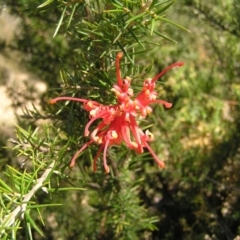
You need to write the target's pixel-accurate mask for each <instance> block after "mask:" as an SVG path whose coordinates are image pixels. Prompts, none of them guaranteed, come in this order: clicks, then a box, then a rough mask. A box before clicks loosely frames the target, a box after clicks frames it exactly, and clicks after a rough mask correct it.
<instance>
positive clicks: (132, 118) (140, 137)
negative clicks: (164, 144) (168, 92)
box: [50, 53, 183, 173]
mask: <svg viewBox="0 0 240 240" xmlns="http://www.w3.org/2000/svg"><path fill="white" fill-rule="evenodd" d="M122 57H123V53H118V54H117V57H116V73H117V84H114V85H113V88H112V91H113V92H114V93H115V95H116V98H117V103H116V104H115V105H104V104H101V103H98V102H96V101H92V100H86V99H81V98H74V97H57V98H54V99H52V100H50V103H51V104H55V103H56V102H57V101H61V100H70V101H76V102H81V103H83V108H84V109H85V110H86V111H88V112H89V118H90V120H89V122H88V123H87V125H86V126H85V131H84V136H85V137H87V136H89V137H90V140H89V141H88V142H87V143H85V144H84V145H83V146H82V147H81V148H80V149H79V151H77V152H76V153H75V155H74V156H73V158H72V160H71V163H70V167H73V166H74V164H75V161H76V159H77V157H78V156H79V154H80V153H81V152H82V151H83V150H84V149H86V148H87V147H88V146H89V145H91V144H93V143H95V144H98V145H100V147H99V149H98V151H97V153H96V156H95V157H94V163H93V169H94V171H96V161H97V159H98V157H99V155H100V154H101V152H103V165H104V169H105V171H106V172H107V173H109V171H110V169H109V167H108V165H107V158H106V155H107V149H108V148H109V147H110V146H112V145H120V144H121V143H122V142H124V143H125V144H126V145H127V146H128V147H129V148H130V149H133V150H135V151H136V152H137V153H143V148H147V149H148V150H149V152H150V153H151V154H152V156H153V158H154V159H155V161H156V162H157V164H158V166H159V167H161V168H163V167H164V162H163V161H161V160H160V159H159V158H158V157H157V155H156V154H155V153H154V152H153V150H152V149H151V147H150V146H149V144H148V142H150V141H153V140H154V136H153V134H152V133H151V132H150V131H148V130H147V131H146V132H143V131H142V130H141V128H140V127H139V126H138V124H137V121H136V119H137V118H138V117H139V116H141V117H142V118H144V117H146V116H147V115H148V114H150V113H151V112H152V108H151V107H150V105H151V104H153V103H158V104H162V105H164V106H165V107H166V108H170V107H171V106H172V104H171V103H169V102H165V101H163V100H157V99H156V97H157V93H156V91H155V90H154V89H155V82H156V81H157V80H158V79H159V78H160V77H161V76H162V75H163V74H165V73H166V72H167V71H168V70H170V69H171V68H173V67H177V66H178V67H180V66H182V65H183V62H177V63H174V64H172V65H170V66H169V67H167V68H166V69H165V70H163V71H162V72H161V73H159V74H158V75H157V76H155V77H154V78H148V79H146V80H145V81H144V83H143V88H142V90H141V92H140V93H139V94H138V95H136V97H135V98H134V94H133V89H132V88H131V87H130V85H131V79H130V78H129V77H126V78H125V79H122V78H121V72H120V59H121V58H122ZM96 120H100V121H99V123H98V125H97V127H96V128H95V129H94V130H93V131H91V130H89V128H90V126H91V124H92V123H93V122H94V121H96Z"/></svg>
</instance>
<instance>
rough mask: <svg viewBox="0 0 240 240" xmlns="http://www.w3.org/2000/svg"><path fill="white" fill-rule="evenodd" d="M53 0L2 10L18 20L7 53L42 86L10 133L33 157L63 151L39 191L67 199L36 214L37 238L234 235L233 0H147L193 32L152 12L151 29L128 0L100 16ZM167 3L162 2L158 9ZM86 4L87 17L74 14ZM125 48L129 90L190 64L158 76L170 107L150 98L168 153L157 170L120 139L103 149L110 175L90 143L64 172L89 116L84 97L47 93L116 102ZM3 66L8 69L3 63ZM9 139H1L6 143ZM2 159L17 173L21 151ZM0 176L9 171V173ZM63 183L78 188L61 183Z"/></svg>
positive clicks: (238, 210) (236, 85) (238, 29)
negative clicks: (66, 99) (62, 98)
mask: <svg viewBox="0 0 240 240" xmlns="http://www.w3.org/2000/svg"><path fill="white" fill-rule="evenodd" d="M49 2H51V4H49V5H47V6H44V7H43V8H37V7H38V6H39V5H40V4H42V3H43V2H42V1H28V0H21V1H17V2H16V1H12V0H7V1H6V2H5V4H2V11H6V8H7V10H8V11H9V12H10V13H11V14H12V15H15V16H18V17H19V18H20V21H21V24H20V25H19V26H20V29H19V30H18V31H17V32H16V35H15V38H14V41H12V42H11V43H7V42H6V41H4V40H2V41H1V45H0V47H1V50H2V52H3V54H5V56H8V57H9V56H11V54H12V53H14V54H15V55H17V56H20V59H21V64H22V65H21V66H24V68H25V69H26V70H27V71H29V72H31V73H32V74H34V75H35V76H37V77H38V78H40V79H41V80H42V81H44V82H45V83H46V84H47V86H48V88H47V91H45V92H44V94H42V95H41V97H40V99H41V106H42V110H43V111H41V112H39V111H38V110H37V109H34V111H31V112H30V111H27V110H25V116H24V118H21V119H19V124H20V125H21V126H23V127H25V126H28V125H30V126H31V128H29V129H28V130H26V131H27V132H28V133H26V132H25V131H23V130H19V129H18V130H17V132H18V142H17V143H16V142H14V141H12V142H13V143H15V144H16V145H17V146H18V148H17V152H18V153H19V151H20V150H22V149H23V146H24V144H26V143H28V141H29V139H32V136H33V135H34V138H33V140H31V143H30V145H31V146H30V149H28V150H29V151H30V152H31V149H34V151H37V156H38V157H37V158H36V159H38V160H37V162H38V161H39V162H38V164H39V165H40V162H41V159H42V161H44V162H45V161H46V162H51V160H52V159H53V157H54V159H55V160H58V163H57V165H56V166H55V172H54V174H53V177H52V178H51V180H50V184H51V186H54V190H53V189H52V188H53V187H52V188H50V187H49V188H48V190H49V192H50V191H51V189H52V192H51V194H46V193H44V192H39V193H38V194H36V196H35V199H34V201H36V202H37V203H38V204H39V205H40V204H49V203H50V202H52V203H62V206H60V207H50V206H49V207H46V208H41V215H39V214H36V213H33V215H32V218H33V219H34V221H35V222H36V225H37V226H38V228H40V229H41V231H42V233H44V236H41V234H40V233H41V232H40V231H37V230H36V229H37V228H36V227H35V228H34V227H33V228H32V230H31V231H32V232H31V234H32V235H33V239H70V238H72V239H163V240H171V239H189V240H190V239H206V240H210V239H223V240H224V239H229V240H232V239H235V240H237V239H240V224H239V222H240V204H239V201H240V190H239V183H240V175H239V171H240V120H239V119H240V113H239V101H240V44H239V43H240V41H239V38H240V18H239V11H240V2H239V1H238V0H225V1H223V0H222V1H217V0H214V1H200V0H199V1H197V0H184V1H176V2H174V4H172V3H173V2H172V1H153V2H154V4H156V3H157V2H165V4H162V5H159V8H157V9H158V11H159V13H160V16H162V18H164V19H165V17H166V18H167V19H169V20H170V21H172V22H175V23H177V24H180V25H181V26H184V28H186V29H189V30H190V33H189V32H187V31H184V29H181V28H177V27H176V26H174V25H173V24H170V23H168V22H167V21H159V22H157V21H156V22H155V21H153V20H151V21H150V23H148V22H147V20H146V25H147V26H149V28H148V30H149V31H146V28H145V27H146V26H143V25H141V24H140V22H141V23H142V22H143V21H145V20H144V17H145V16H144V15H143V16H142V18H135V17H134V15H133V16H132V19H131V16H129V15H128V14H129V13H128V12H127V11H125V10H124V8H123V7H122V6H123V2H124V3H125V4H128V5H127V6H128V9H129V10H130V11H131V12H134V13H137V12H138V11H139V9H141V5H140V4H139V5H134V4H133V2H134V1H132V3H131V2H130V1H104V3H105V4H106V6H107V7H106V9H105V10H106V13H105V14H102V15H100V14H98V11H100V10H101V9H102V8H103V5H102V3H101V1H95V2H94V4H92V5H89V6H91V7H90V8H89V9H88V8H85V7H82V6H83V5H82V3H83V2H84V1H67V2H63V1H49ZM85 2H89V1H85ZM90 2H91V1H90ZM170 5H171V7H169V6H170ZM165 7H166V8H167V7H169V9H167V11H166V13H165V12H164V11H163V12H162V14H163V13H164V14H166V16H164V17H163V15H161V10H165V9H164V8H165ZM115 8H117V9H118V11H116V12H115V11H113V9H115ZM137 8H138V10H136V9H137ZM94 9H96V10H95V11H93V10H94ZM63 12H64V14H63ZM71 13H72V14H71ZM81 14H82V15H83V16H84V17H85V21H84V20H81V21H80V20H79V19H81ZM140 14H141V13H140ZM136 15H137V14H135V16H136ZM60 19H62V22H60V23H59V21H60ZM129 19H130V20H131V21H129ZM112 21H113V22H112ZM126 21H129V22H128V24H129V25H130V27H129V25H128V26H127V25H126ZM102 23H105V25H104V24H102ZM113 23H114V24H113ZM148 24H149V25H148ZM60 25H61V26H60ZM57 26H60V27H59V28H58V27H57ZM110 27H112V29H110ZM56 29H58V32H57V33H56ZM153 29H154V30H153ZM101 32H103V33H106V32H108V33H109V35H104V34H102V35H101V34H100V33H101ZM118 33H119V35H118ZM120 33H121V34H120ZM154 33H155V34H154ZM106 34H107V33H106ZM53 35H55V37H54V38H52V36H53ZM99 39H100V40H99ZM169 39H170V40H169ZM171 40H172V41H171ZM174 41H176V42H177V43H174ZM153 43H154V44H153ZM133 49H134V50H133ZM120 50H122V51H123V50H124V51H125V57H124V59H123V63H122V72H123V75H124V76H125V75H128V76H131V77H133V85H135V86H136V87H135V88H136V89H135V90H136V91H137V90H138V89H139V86H140V85H141V84H142V80H143V79H144V78H146V77H150V76H154V75H156V74H157V73H158V72H159V71H161V70H162V69H163V68H164V67H166V66H168V65H169V64H171V63H173V62H176V61H184V62H185V65H184V66H183V67H181V68H180V69H174V70H171V72H169V73H168V74H167V75H166V76H164V77H162V78H161V80H159V81H158V92H159V95H158V96H159V97H160V98H161V99H165V100H167V101H169V102H172V103H173V107H172V108H171V109H168V110H166V109H163V108H161V107H159V106H156V107H155V108H154V114H152V115H151V116H149V117H148V119H147V122H148V123H147V124H150V125H148V128H151V131H152V132H153V133H154V135H155V138H156V139H155V141H154V142H152V143H151V146H152V148H153V149H154V150H155V152H156V153H157V154H158V156H160V157H161V158H162V159H164V160H165V161H166V168H165V169H163V170H159V169H158V168H157V166H156V164H155V163H154V161H153V160H152V158H151V156H150V155H149V154H148V153H147V152H145V153H144V154H142V155H135V154H134V153H133V152H132V151H129V150H128V149H126V147H125V146H120V147H117V148H112V149H110V151H109V153H108V154H109V162H110V163H111V167H112V172H111V174H109V175H105V174H104V173H103V170H102V166H101V164H100V165H99V169H98V171H97V172H96V173H93V172H92V168H91V160H92V155H94V153H95V152H96V149H95V148H94V147H93V148H92V149H90V150H86V151H85V152H84V154H83V155H82V156H81V157H80V158H79V160H78V163H77V166H75V167H74V169H73V170H72V171H70V170H69V169H68V164H69V160H70V159H71V156H72V155H73V154H74V152H76V151H77V149H78V148H79V145H80V143H82V142H84V139H83V138H82V136H83V127H84V125H85V124H86V123H87V114H86V113H85V112H84V111H83V110H82V109H81V108H80V107H79V104H75V103H63V104H57V105H56V106H53V107H52V106H51V107H50V106H49V105H48V104H47V101H48V99H49V98H51V97H54V96H57V95H63V94H65V95H68V96H70V95H75V96H81V97H83V98H90V97H91V98H92V99H97V100H98V101H100V102H104V103H105V102H109V103H111V102H112V101H113V100H114V98H113V97H112V95H111V92H110V89H111V86H112V84H113V83H114V81H115V66H114V58H115V54H116V52H118V51H120ZM100 56H101V58H99V57H100ZM133 63H134V64H133ZM0 76H2V79H4V78H7V75H6V74H3V71H1V69H0ZM89 79H91V81H90V80H89ZM3 82H4V81H3ZM1 84H2V83H1ZM36 119H51V122H52V121H53V122H54V126H51V127H49V129H50V130H49V129H47V128H46V127H44V126H42V125H41V126H40V127H39V129H42V130H41V131H40V130H39V131H40V133H39V134H36V133H35V132H34V130H32V129H35V128H36V126H39V125H38V124H37V123H36ZM144 121H145V120H144ZM50 124H51V123H50ZM144 124H146V123H144V122H143V126H144ZM49 131H50V133H49ZM33 132H34V134H33ZM35 135H37V136H36V137H35ZM30 136H31V137H30ZM5 141H6V139H3V140H1V144H2V145H3V146H5V145H6V144H5ZM42 144H44V146H45V147H46V146H47V147H49V148H50V149H51V151H50V153H48V154H47V157H46V158H45V157H44V158H41V157H42V155H41V154H43V155H44V151H43V149H40V148H39V146H42ZM36 146H37V147H36ZM19 149H20V150H19ZM22 151H23V152H25V151H26V146H25V148H24V150H22ZM41 151H43V152H41ZM39 152H40V156H41V157H39ZM25 156H32V155H26V154H25ZM44 156H45V155H44ZM0 157H1V163H2V164H1V168H2V171H5V170H6V168H7V167H6V162H7V163H8V164H10V163H11V165H12V166H14V167H15V168H17V169H19V171H20V172H22V171H23V168H22V167H21V166H20V165H21V163H22V161H23V158H21V157H20V158H18V159H17V160H16V158H13V157H11V158H10V157H9V153H7V152H6V150H5V149H3V150H1V155H0ZM14 159H15V160H14ZM43 159H44V160H43ZM46 159H47V160H46ZM16 162H17V163H18V164H16ZM3 163H4V164H3ZM29 168H30V171H31V170H32V169H31V164H30V167H29ZM0 176H1V178H2V179H6V182H8V181H9V178H8V175H3V176H2V174H1V175H0ZM70 186H72V187H78V188H84V189H85V191H82V190H81V191H74V190H71V191H70V190H68V191H58V190H57V189H58V188H64V187H66V188H67V187H70ZM39 216H41V218H42V219H43V221H44V222H45V224H44V225H42V223H41V218H40V217H39ZM27 223H29V221H28V220H26V219H25V220H24V221H21V222H20V223H19V224H20V226H21V227H22V229H21V230H20V231H18V237H17V239H26V236H27V237H28V238H29V239H30V237H29V229H28V228H27V226H28V225H27ZM32 226H33V225H32ZM26 229H28V230H26ZM6 239H8V238H6ZM9 239H10V238H9Z"/></svg>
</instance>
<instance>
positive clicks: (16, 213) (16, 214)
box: [0, 161, 55, 236]
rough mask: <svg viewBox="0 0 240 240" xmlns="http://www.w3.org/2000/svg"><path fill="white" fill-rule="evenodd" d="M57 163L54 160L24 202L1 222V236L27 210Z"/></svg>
mask: <svg viewBox="0 0 240 240" xmlns="http://www.w3.org/2000/svg"><path fill="white" fill-rule="evenodd" d="M54 165H55V161H53V162H52V163H51V164H50V165H49V167H48V168H47V169H46V171H45V172H44V173H43V175H42V176H41V177H40V178H38V179H37V180H36V185H35V186H34V187H33V188H32V189H31V191H30V192H29V193H27V194H26V195H25V196H24V198H23V201H22V204H21V205H20V206H18V207H16V208H15V209H14V210H13V211H12V212H11V213H9V214H8V215H7V216H6V217H5V219H4V220H3V222H2V223H1V228H2V229H3V230H2V231H1V233H0V236H1V235H2V234H3V233H4V231H5V230H4V229H6V228H9V227H11V226H12V225H13V224H14V222H15V220H16V218H18V217H19V215H23V214H24V212H25V211H26V208H27V205H28V202H29V200H30V199H31V198H32V197H33V195H34V194H35V193H36V192H37V190H38V189H39V188H41V187H42V186H43V183H44V181H45V180H46V179H47V177H48V176H49V174H50V173H51V172H52V170H53V167H54Z"/></svg>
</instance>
